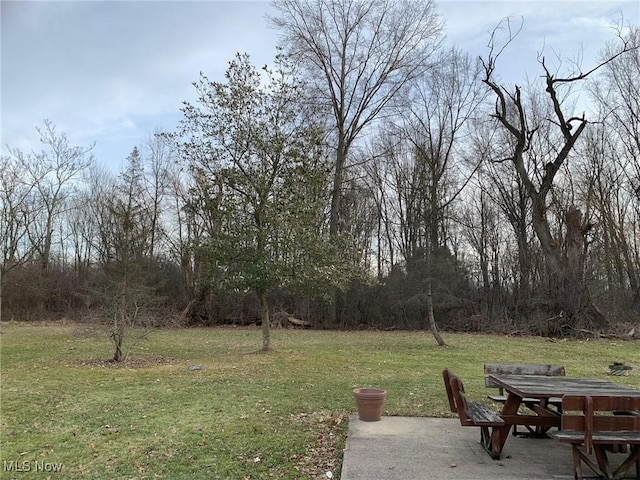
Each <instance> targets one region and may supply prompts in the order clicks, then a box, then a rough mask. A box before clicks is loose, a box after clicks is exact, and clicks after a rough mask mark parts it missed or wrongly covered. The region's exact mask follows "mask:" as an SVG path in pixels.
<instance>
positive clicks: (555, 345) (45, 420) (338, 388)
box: [0, 323, 640, 479]
mask: <svg viewBox="0 0 640 480" xmlns="http://www.w3.org/2000/svg"><path fill="white" fill-rule="evenodd" d="M81 332H82V330H81V329H80V328H78V327H76V326H73V325H49V326H38V325H29V324H16V323H5V324H3V325H2V333H1V334H0V335H1V336H0V339H1V354H0V360H1V374H2V376H1V380H2V387H1V394H2V397H1V409H2V410H1V440H0V442H1V443H0V457H1V458H0V462H2V463H1V464H0V478H3V479H4V478H26V477H27V476H28V478H34V479H39V478H52V479H55V478H64V479H87V478H90V479H143V478H144V479H153V478H166V479H182V478H184V479H215V478H221V479H259V478H291V479H293V478H322V476H323V475H324V474H325V472H326V471H332V472H333V474H334V476H335V477H336V478H339V476H340V475H339V474H340V468H341V461H342V450H343V447H344V441H345V437H346V433H347V424H348V416H349V415H350V414H353V413H355V401H354V399H353V396H352V390H353V388H355V387H359V386H375V387H381V388H384V389H386V390H387V399H386V401H385V409H384V414H385V415H411V416H451V414H450V412H448V408H447V400H446V395H445V392H444V387H443V385H442V379H441V371H442V369H443V368H444V367H450V368H451V369H452V370H453V371H454V372H455V373H456V374H458V375H459V376H460V377H461V378H463V379H464V380H465V385H466V387H467V394H468V396H469V397H485V396H486V394H487V391H486V389H485V387H484V383H483V372H482V364H483V363H484V362H489V361H491V362H519V363H558V364H563V365H565V366H566V368H567V375H570V376H589V377H602V378H607V379H611V380H613V381H615V382H619V383H621V384H625V385H629V386H633V387H636V388H640V346H639V344H638V342H633V341H628V342H624V341H612V340H599V341H593V340H591V341H557V342H550V341H547V340H545V339H540V338H509V337H504V336H495V335H494V336H490V335H468V334H465V335H462V334H447V333H445V334H444V337H445V340H446V341H447V343H448V345H449V346H447V347H437V346H436V345H435V343H434V341H433V338H432V337H431V335H430V333H426V332H384V333H383V332H333V331H308V330H274V331H273V332H272V345H273V351H272V352H269V353H259V352H258V349H259V347H260V345H261V336H260V335H261V334H260V330H259V329H257V328H256V329H248V328H209V329H184V330H160V331H156V332H153V333H152V334H151V335H150V336H149V337H148V339H147V340H145V341H144V342H143V343H141V344H140V345H139V346H138V348H137V350H136V351H134V353H133V358H132V361H131V362H129V363H127V364H125V365H122V366H117V367H114V366H113V365H110V364H109V363H108V362H105V361H104V360H106V359H108V358H109V357H110V356H111V354H112V352H111V345H110V343H109V341H108V339H107V337H106V336H102V335H98V334H95V333H94V334H91V335H87V334H86V333H81ZM613 361H623V362H625V363H627V364H629V365H632V366H633V370H631V372H630V374H629V376H627V377H609V376H607V371H608V368H607V366H608V365H609V364H610V363H612V362H613ZM191 365H199V366H201V367H202V369H201V370H197V371H190V370H189V368H188V367H189V366H191ZM60 464H61V465H62V473H56V472H54V471H53V470H54V469H55V468H57V467H59V465H60ZM16 468H22V469H23V470H29V474H28V475H27V476H25V474H24V473H21V472H19V471H16ZM37 470H44V471H37ZM46 470H49V471H46Z"/></svg>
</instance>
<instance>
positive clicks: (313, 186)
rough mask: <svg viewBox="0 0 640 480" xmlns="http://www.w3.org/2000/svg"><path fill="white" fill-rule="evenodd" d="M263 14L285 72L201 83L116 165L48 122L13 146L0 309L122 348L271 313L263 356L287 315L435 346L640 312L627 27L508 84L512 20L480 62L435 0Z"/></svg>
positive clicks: (638, 92) (634, 33)
mask: <svg viewBox="0 0 640 480" xmlns="http://www.w3.org/2000/svg"><path fill="white" fill-rule="evenodd" d="M274 5H275V6H276V8H277V10H278V12H279V15H278V16H277V17H275V18H272V19H271V22H272V23H273V25H274V26H275V27H277V28H278V29H279V30H280V32H281V33H282V49H281V51H280V54H279V55H278V56H277V58H276V59H275V60H274V64H273V66H271V67H267V66H264V67H263V68H262V69H259V68H257V67H255V66H254V65H252V63H251V60H250V57H249V55H247V54H238V55H237V56H236V57H235V58H234V59H231V61H230V63H229V68H228V70H227V73H226V78H225V80H224V81H223V82H215V81H211V80H209V79H208V78H207V77H206V76H205V75H204V74H201V76H200V79H199V80H198V81H197V82H195V83H194V87H195V89H196V91H197V94H198V101H197V103H195V104H190V103H187V102H185V103H184V107H183V109H182V112H183V119H182V121H181V124H180V125H179V126H177V127H176V131H174V132H157V131H156V132H152V133H150V135H149V138H148V139H147V141H146V142H145V144H144V145H140V146H139V147H138V146H135V147H134V146H132V151H131V154H130V155H129V156H128V157H127V159H126V166H125V167H124V168H123V170H122V171H121V172H120V173H119V174H113V173H112V172H109V171H106V170H104V169H103V168H101V167H100V166H99V160H100V159H95V158H93V156H92V153H91V150H92V146H91V145H87V146H74V145H70V144H69V141H68V139H67V136H66V134H65V133H64V132H60V131H58V130H57V129H56V127H55V125H54V124H53V123H52V122H50V121H44V122H43V124H42V125H41V126H40V127H39V129H38V132H39V134H40V137H41V140H42V147H43V149H42V151H33V152H23V151H21V150H19V149H16V148H10V150H9V152H10V154H9V155H8V156H3V158H2V169H1V170H0V196H1V198H0V242H1V244H0V248H1V249H2V257H1V258H0V260H1V263H0V300H1V304H0V306H1V308H0V312H1V315H2V317H1V318H2V319H16V320H37V319H42V318H47V319H48V318H56V317H61V316H65V317H68V318H73V319H75V320H78V321H90V322H93V323H102V324H108V325H109V328H110V332H111V333H110V334H111V336H112V339H113V340H114V345H115V347H116V355H115V356H116V357H117V356H118V351H119V350H121V348H122V341H123V339H124V337H125V336H126V334H127V330H128V328H129V327H131V326H159V325H167V324H171V325H196V324H197V325H214V324H251V323H259V324H262V325H263V349H265V350H266V349H268V348H269V328H270V326H271V324H272V319H273V316H274V315H276V314H278V315H279V318H285V319H289V318H293V319H294V320H297V322H289V321H284V322H283V321H280V322H278V323H279V324H282V325H294V324H295V325H298V326H300V325H304V326H307V325H308V326H311V327H314V328H343V329H355V328H378V329H431V330H432V332H433V333H434V335H436V338H438V330H439V329H450V330H461V331H498V332H511V333H514V332H518V333H527V334H537V335H548V336H567V335H578V334H585V333H586V334H597V333H599V332H607V333H621V334H622V333H627V332H629V331H631V329H632V328H633V326H634V325H638V319H639V318H640V162H639V158H640V81H639V80H638V79H639V78H640V51H639V49H638V46H639V45H640V30H639V28H638V26H634V25H631V26H629V25H622V24H621V25H619V28H618V29H617V34H618V35H617V36H615V35H612V39H611V42H610V43H609V44H607V45H603V48H602V51H601V53H600V57H599V60H598V62H597V63H596V64H594V65H584V66H583V65H580V64H579V62H574V61H571V60H570V59H564V60H561V59H556V58H553V59H550V58H545V57H543V56H540V57H539V58H537V59H531V61H532V62H537V65H538V70H539V73H540V76H539V77H537V78H534V79H529V80H526V79H524V78H523V79H522V83H521V84H515V85H510V84H505V83H503V82H502V81H501V80H500V75H499V72H500V69H501V67H502V66H501V58H500V55H501V53H502V52H503V51H504V49H509V48H517V43H518V37H517V28H518V26H514V25H512V23H511V21H509V20H508V19H506V20H505V21H504V22H503V23H502V24H501V25H499V26H498V28H496V30H495V31H494V32H493V34H492V35H491V36H490V38H489V39H488V40H489V47H488V49H487V53H486V55H485V56H483V57H482V58H480V59H474V58H471V57H470V56H469V55H468V54H466V53H465V52H464V51H461V50H460V49H458V48H456V47H452V46H447V45H446V44H445V43H444V40H443V34H444V30H443V25H442V22H441V20H440V18H439V17H438V16H437V14H436V11H435V5H434V4H433V3H431V2H427V3H425V2H404V1H389V2H382V3H381V2H374V1H362V2H350V1H347V2H340V1H336V0H316V1H314V2H305V1H302V0H276V1H275V2H274ZM522 28H526V24H525V25H524V26H522ZM505 31H506V32H508V33H507V35H506V37H505V36H504V32H505ZM498 34H500V35H498ZM576 54H579V52H576ZM440 340H441V339H440ZM440 340H439V341H440ZM120 353H121V354H122V352H120Z"/></svg>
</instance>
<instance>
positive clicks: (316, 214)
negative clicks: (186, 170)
mask: <svg viewBox="0 0 640 480" xmlns="http://www.w3.org/2000/svg"><path fill="white" fill-rule="evenodd" d="M263 71H264V75H265V78H264V80H265V82H263V77H262V76H261V74H260V72H259V71H258V70H256V68H255V67H254V66H253V65H252V64H251V62H250V59H249V56H248V55H246V54H242V55H241V54H238V55H237V56H236V57H235V58H234V60H233V61H231V62H230V63H229V68H228V70H227V72H226V74H225V77H226V82H225V83H218V82H212V81H210V80H209V79H208V78H207V77H206V76H205V75H203V74H201V78H200V81H199V82H197V83H195V84H194V85H195V87H196V89H197V91H198V94H199V98H198V105H195V106H194V105H191V104H189V103H185V106H184V108H183V112H184V119H183V120H182V128H181V132H180V135H179V136H180V138H181V143H180V144H179V146H180V152H181V155H182V156H183V158H184V159H185V160H186V161H187V162H188V163H189V167H190V171H191V173H192V175H193V176H194V178H195V184H196V185H197V186H198V188H197V189H195V190H194V192H193V196H192V202H191V203H192V205H191V207H192V208H198V209H204V210H207V214H206V215H204V216H206V217H207V218H209V219H210V222H211V223H213V224H214V225H213V226H212V228H211V229H210V234H211V237H210V239H209V242H208V245H207V250H206V251H207V266H208V283H209V285H207V287H208V288H213V289H218V290H222V291H227V292H229V291H233V292H247V293H248V292H253V293H255V294H256V295H257V297H258V299H259V304H260V316H261V322H262V328H263V330H262V349H263V350H265V351H266V350H268V349H269V348H270V326H269V304H268V294H269V293H270V292H271V291H273V290H274V289H276V288H280V287H284V286H296V285H297V286H299V285H309V284H310V283H311V281H313V280H315V281H319V282H324V283H326V284H328V285H332V284H334V283H335V282H337V281H339V280H338V279H339V278H340V275H339V263H340V262H339V261H337V258H336V255H334V254H333V251H331V248H330V245H329V243H328V242H327V241H326V240H325V239H324V238H323V236H322V235H321V231H322V211H323V207H324V205H325V203H326V198H325V192H326V189H327V182H328V175H329V172H330V169H329V167H328V164H327V161H326V157H325V156H324V155H323V150H322V146H321V135H322V131H321V129H319V128H318V126H317V125H316V123H315V122H314V120H313V117H312V115H310V114H307V113H309V112H306V109H305V108H304V106H303V104H302V103H301V102H300V99H301V85H300V84H299V83H298V82H297V81H296V79H295V74H294V73H295V72H294V68H293V66H292V65H291V64H289V63H288V62H287V61H286V60H285V59H284V58H283V57H277V59H276V68H275V70H274V71H271V70H269V69H268V68H267V67H266V66H265V67H263ZM334 251H335V250H334Z"/></svg>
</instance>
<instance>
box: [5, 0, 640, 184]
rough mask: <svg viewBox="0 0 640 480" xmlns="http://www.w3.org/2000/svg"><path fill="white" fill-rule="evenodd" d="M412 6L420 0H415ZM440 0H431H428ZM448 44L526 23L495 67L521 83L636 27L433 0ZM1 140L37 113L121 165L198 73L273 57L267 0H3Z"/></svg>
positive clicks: (627, 12)
mask: <svg viewBox="0 0 640 480" xmlns="http://www.w3.org/2000/svg"><path fill="white" fill-rule="evenodd" d="M415 1H420V0H415ZM436 1H437V0H436ZM437 5H438V11H439V12H440V14H441V15H442V17H443V19H444V21H445V24H446V33H447V42H448V43H450V44H455V45H457V46H458V47H460V48H461V49H463V50H465V51H467V52H469V53H470V54H472V55H473V56H478V55H486V54H487V52H488V50H487V41H488V38H489V34H488V32H490V31H491V30H493V29H494V28H495V27H496V25H497V24H498V23H499V22H500V21H501V19H503V18H505V17H507V16H511V17H512V18H513V19H514V21H515V23H516V24H518V25H519V23H520V21H521V19H523V20H524V24H523V29H522V31H521V33H520V34H519V36H518V38H517V39H516V41H515V42H514V43H513V44H512V45H511V46H510V47H509V49H508V50H507V51H506V52H505V54H504V58H503V59H502V60H503V61H502V62H501V63H500V64H499V65H498V73H499V74H500V75H501V76H502V77H503V78H504V79H505V81H512V82H519V83H524V80H525V79H526V78H527V77H531V76H535V75H539V74H540V72H541V70H540V66H539V64H538V63H537V58H538V54H539V53H540V52H542V53H543V54H544V55H545V57H547V58H557V57H563V58H576V57H577V56H581V57H582V61H583V67H584V68H583V70H588V69H589V67H590V66H592V65H595V62H596V58H597V54H598V52H599V51H600V49H601V48H602V47H603V46H604V45H605V44H606V42H608V41H612V40H614V39H615V33H614V31H613V30H612V26H613V25H614V24H615V22H617V21H619V20H620V19H621V18H623V19H624V21H625V22H627V23H631V24H633V25H638V24H640V2H639V1H638V0H631V1H628V0H566V1H557V0H509V1H505V0H502V1H484V0H464V1H463V0H440V1H439V2H437ZM0 6H1V12H0V15H1V16H0V22H1V44H0V50H1V56H0V66H1V76H0V92H1V93H0V102H1V103H0V105H1V107H0V113H1V115H0V132H1V135H0V141H1V151H2V154H3V155H4V154H7V153H8V149H7V146H9V147H12V148H18V149H21V150H23V151H25V152H29V151H32V150H35V151H39V150H40V149H41V145H40V144H39V142H38V134H37V132H36V129H35V127H36V126H38V125H42V122H43V120H44V119H48V120H50V121H52V122H53V123H54V124H55V125H56V127H57V130H58V131H62V132H65V133H66V134H67V137H68V138H69V141H70V144H71V145H73V146H84V147H87V146H90V145H91V144H93V143H95V147H94V149H93V154H94V156H95V157H96V160H97V163H98V164H100V165H102V166H104V167H106V168H108V169H110V170H113V171H120V170H121V168H122V167H123V166H124V164H125V159H126V157H127V155H129V153H130V152H131V151H132V150H133V148H134V147H135V146H138V147H140V146H142V145H143V143H144V142H145V140H146V139H147V138H148V137H149V136H150V135H151V134H152V132H153V131H154V130H156V129H159V130H165V131H176V130H177V127H178V125H179V121H180V118H181V112H180V107H181V106H182V102H183V101H185V100H187V101H191V102H194V101H195V97H196V96H195V90H194V88H193V86H192V82H194V81H196V80H198V78H199V75H200V71H202V72H204V73H205V74H206V75H207V76H208V77H209V79H210V80H213V81H223V80H224V72H225V70H226V69H227V66H228V62H229V61H230V60H231V59H232V58H233V57H234V55H235V53H236V52H243V53H244V52H246V53H248V54H249V55H250V56H251V60H252V62H253V63H254V65H256V66H261V65H264V64H272V63H273V58H274V55H275V51H276V45H277V44H278V41H279V37H278V32H277V31H275V30H273V29H272V28H270V27H269V24H268V22H267V20H266V17H267V16H268V15H273V14H275V11H274V10H273V9H272V7H271V6H270V4H269V2H268V1H266V0H265V1H258V0H254V1H243V0H226V1H216V0H207V1H157V0H138V1H119V0H110V1H90V0H83V1H73V2H69V1H55V0H49V1H25V0H21V1H11V0H1V3H0Z"/></svg>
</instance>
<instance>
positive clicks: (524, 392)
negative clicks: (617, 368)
mask: <svg viewBox="0 0 640 480" xmlns="http://www.w3.org/2000/svg"><path fill="white" fill-rule="evenodd" d="M489 377H490V378H491V379H492V380H493V381H494V382H495V383H496V384H497V385H498V386H501V387H503V388H504V389H505V390H507V391H509V392H512V393H515V394H516V395H518V396H520V397H522V398H524V397H534V398H548V397H562V396H563V395H591V396H599V395H602V396H633V397H636V396H637V397H640V390H637V389H635V388H631V387H625V386H622V385H618V384H617V383H613V382H609V381H607V380H602V379H599V378H576V377H564V376H548V377H547V376H538V375H497V374H496V375H489Z"/></svg>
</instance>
